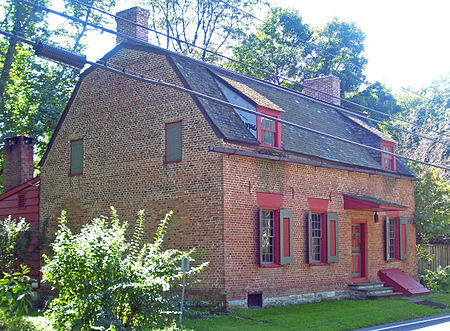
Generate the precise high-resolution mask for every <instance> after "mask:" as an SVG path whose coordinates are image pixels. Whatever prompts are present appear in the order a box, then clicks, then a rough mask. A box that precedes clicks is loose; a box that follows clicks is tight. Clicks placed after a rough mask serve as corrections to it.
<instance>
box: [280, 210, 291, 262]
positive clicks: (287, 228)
mask: <svg viewBox="0 0 450 331" xmlns="http://www.w3.org/2000/svg"><path fill="white" fill-rule="evenodd" d="M292 220H293V217H292V210H289V209H280V227H279V229H280V264H283V265H284V264H292V263H293V262H294V249H293V239H292ZM287 247H289V251H288V252H286V250H287V249H288V248H287Z"/></svg>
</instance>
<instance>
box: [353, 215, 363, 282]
mask: <svg viewBox="0 0 450 331" xmlns="http://www.w3.org/2000/svg"><path fill="white" fill-rule="evenodd" d="M361 251H362V250H361V224H359V223H353V224H352V262H353V263H352V277H361V276H362V274H361V265H362V263H361V258H362V254H361V253H362V252H361Z"/></svg>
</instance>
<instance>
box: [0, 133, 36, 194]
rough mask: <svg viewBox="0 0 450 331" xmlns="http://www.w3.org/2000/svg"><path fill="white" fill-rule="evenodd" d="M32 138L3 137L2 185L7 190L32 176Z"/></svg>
mask: <svg viewBox="0 0 450 331" xmlns="http://www.w3.org/2000/svg"><path fill="white" fill-rule="evenodd" d="M33 174H34V164H33V138H28V137H25V136H18V137H12V138H7V139H5V147H4V149H3V186H4V191H5V192H6V191H8V190H10V189H12V188H14V187H16V186H18V185H20V184H23V183H25V182H27V181H29V180H30V179H32V178H33Z"/></svg>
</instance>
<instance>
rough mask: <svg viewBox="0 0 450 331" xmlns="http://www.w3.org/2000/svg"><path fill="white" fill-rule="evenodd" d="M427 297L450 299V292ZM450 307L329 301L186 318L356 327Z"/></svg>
mask: <svg viewBox="0 0 450 331" xmlns="http://www.w3.org/2000/svg"><path fill="white" fill-rule="evenodd" d="M434 296H435V298H437V299H435V298H432V296H429V297H427V299H428V300H432V299H433V300H434V301H438V300H439V302H443V303H444V302H447V305H448V301H449V299H450V294H440V295H434ZM448 312H450V309H449V308H448V307H447V309H436V308H430V307H426V306H420V305H417V304H414V303H410V302H406V301H402V300H374V301H371V300H370V301H369V300H365V301H359V300H346V301H338V302H336V301H333V302H331V301H328V302H318V303H311V304H303V305H296V306H289V307H277V308H268V309H260V310H245V311H234V312H230V313H229V315H228V316H216V317H210V318H202V319H193V318H191V319H186V320H185V321H184V323H183V327H184V328H186V329H189V330H191V329H192V330H199V331H200V330H230V331H231V330H352V329H358V328H363V327H367V326H373V325H378V324H385V323H391V322H396V321H401V320H407V319H413V318H419V317H423V316H428V315H435V314H442V313H448Z"/></svg>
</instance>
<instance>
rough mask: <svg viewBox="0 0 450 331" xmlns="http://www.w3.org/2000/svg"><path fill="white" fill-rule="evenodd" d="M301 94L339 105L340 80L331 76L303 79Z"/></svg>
mask: <svg viewBox="0 0 450 331" xmlns="http://www.w3.org/2000/svg"><path fill="white" fill-rule="evenodd" d="M320 91H322V92H325V93H321V92H320ZM303 93H305V94H306V95H309V96H310V97H313V98H316V99H319V100H322V101H325V102H329V103H334V104H335V105H340V104H341V100H340V97H341V80H340V79H339V78H338V77H336V76H333V75H328V76H325V77H316V78H309V79H305V81H304V82H303Z"/></svg>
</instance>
